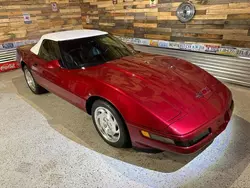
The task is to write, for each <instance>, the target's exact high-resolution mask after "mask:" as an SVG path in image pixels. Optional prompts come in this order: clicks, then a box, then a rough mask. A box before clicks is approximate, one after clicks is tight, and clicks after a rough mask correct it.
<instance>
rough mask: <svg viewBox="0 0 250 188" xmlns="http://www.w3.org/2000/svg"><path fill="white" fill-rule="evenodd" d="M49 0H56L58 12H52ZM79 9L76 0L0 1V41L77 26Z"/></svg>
mask: <svg viewBox="0 0 250 188" xmlns="http://www.w3.org/2000/svg"><path fill="white" fill-rule="evenodd" d="M51 2H57V4H58V8H59V11H58V12H53V11H52V8H51ZM81 11H82V10H81V7H80V1H79V0H12V1H10V0H0V43H2V42H7V41H15V40H19V39H33V38H34V39H37V38H39V37H40V36H41V35H43V34H44V33H49V32H54V31H60V30H68V29H81V28H82V21H81ZM23 13H29V14H30V15H31V20H32V23H31V24H25V23H24V19H23Z"/></svg>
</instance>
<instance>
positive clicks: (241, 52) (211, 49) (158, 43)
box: [116, 36, 250, 59]
mask: <svg viewBox="0 0 250 188" xmlns="http://www.w3.org/2000/svg"><path fill="white" fill-rule="evenodd" d="M116 37H117V38H119V39H120V40H122V41H123V42H125V43H132V44H137V45H144V46H154V47H160V48H169V49H177V50H185V51H193V52H204V53H209V54H219V55H226V56H233V57H239V58H244V59H250V48H237V47H231V46H221V44H206V43H191V42H173V41H165V40H154V39H143V38H126V37H120V36H116Z"/></svg>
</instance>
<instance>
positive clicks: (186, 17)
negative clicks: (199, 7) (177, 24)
mask: <svg viewBox="0 0 250 188" xmlns="http://www.w3.org/2000/svg"><path fill="white" fill-rule="evenodd" d="M176 15H177V17H178V19H179V20H180V21H181V22H183V23H185V22H188V21H190V20H192V18H193V17H194V15H195V6H194V5H193V4H192V3H190V2H184V3H182V4H180V6H179V7H178V8H177V11H176Z"/></svg>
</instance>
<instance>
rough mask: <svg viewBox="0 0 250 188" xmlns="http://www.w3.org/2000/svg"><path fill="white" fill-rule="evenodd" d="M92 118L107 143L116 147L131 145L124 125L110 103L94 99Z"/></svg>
mask: <svg viewBox="0 0 250 188" xmlns="http://www.w3.org/2000/svg"><path fill="white" fill-rule="evenodd" d="M92 119H93V122H94V125H95V127H96V130H97V131H98V133H99V134H100V136H101V137H102V138H103V140H104V141H105V142H107V143H108V144H109V145H111V146H114V147H117V148H125V147H129V146H130V145H131V144H130V137H129V133H128V131H127V128H126V125H125V123H124V122H123V120H122V118H121V116H120V114H119V113H118V112H117V110H116V109H115V108H114V107H113V106H112V105H110V104H109V103H107V102H105V101H103V100H97V101H95V102H94V104H93V106H92Z"/></svg>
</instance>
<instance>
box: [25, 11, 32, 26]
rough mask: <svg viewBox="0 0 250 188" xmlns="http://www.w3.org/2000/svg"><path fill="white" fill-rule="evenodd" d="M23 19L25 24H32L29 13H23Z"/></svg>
mask: <svg viewBox="0 0 250 188" xmlns="http://www.w3.org/2000/svg"><path fill="white" fill-rule="evenodd" d="M23 20H24V23H25V24H31V23H32V21H31V17H30V14H29V13H23Z"/></svg>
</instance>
